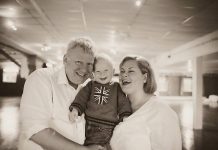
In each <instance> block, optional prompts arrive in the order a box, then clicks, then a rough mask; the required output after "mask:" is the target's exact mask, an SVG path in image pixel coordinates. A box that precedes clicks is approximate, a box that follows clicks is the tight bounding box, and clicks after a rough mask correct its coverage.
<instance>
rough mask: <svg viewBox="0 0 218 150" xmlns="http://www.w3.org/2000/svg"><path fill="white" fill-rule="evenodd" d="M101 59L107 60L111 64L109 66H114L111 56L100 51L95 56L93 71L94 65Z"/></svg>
mask: <svg viewBox="0 0 218 150" xmlns="http://www.w3.org/2000/svg"><path fill="white" fill-rule="evenodd" d="M101 59H102V60H106V61H108V62H109V63H110V64H111V66H112V67H113V68H114V63H113V62H114V61H113V60H112V58H111V57H110V56H109V55H107V54H105V53H100V54H98V55H96V56H95V60H94V64H93V71H95V65H96V64H97V63H98V61H99V60H101Z"/></svg>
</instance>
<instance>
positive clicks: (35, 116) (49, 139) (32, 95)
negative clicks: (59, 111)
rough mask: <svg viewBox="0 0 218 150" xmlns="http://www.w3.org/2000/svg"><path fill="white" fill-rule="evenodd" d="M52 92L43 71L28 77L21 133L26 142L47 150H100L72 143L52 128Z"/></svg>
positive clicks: (22, 106) (23, 96)
mask: <svg viewBox="0 0 218 150" xmlns="http://www.w3.org/2000/svg"><path fill="white" fill-rule="evenodd" d="M51 90H52V89H51V83H50V80H49V76H48V75H47V76H46V74H45V73H44V72H43V71H40V70H39V71H36V72H34V73H33V74H31V75H30V76H29V77H28V79H27V81H26V83H25V86H24V92H23V95H22V99H21V104H20V113H21V115H20V116H21V118H20V119H21V133H22V134H24V137H25V138H26V139H25V140H32V141H33V142H34V143H36V144H38V145H40V146H41V147H42V148H44V149H46V150H68V149H69V150H77V149H78V150H98V148H97V146H93V147H85V146H81V145H79V144H77V143H75V142H73V141H70V140H68V139H67V138H65V137H64V136H62V135H61V134H59V133H58V132H56V131H55V130H53V129H51V128H50V125H49V122H50V120H51V118H52V104H51V103H52V92H51ZM69 132H70V131H69ZM21 142H24V141H21ZM24 149H25V146H24Z"/></svg>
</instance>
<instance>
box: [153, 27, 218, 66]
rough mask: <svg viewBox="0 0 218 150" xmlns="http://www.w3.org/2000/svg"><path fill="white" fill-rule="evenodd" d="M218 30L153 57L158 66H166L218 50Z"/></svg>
mask: <svg viewBox="0 0 218 150" xmlns="http://www.w3.org/2000/svg"><path fill="white" fill-rule="evenodd" d="M217 47H218V30H217V31H215V32H213V33H210V34H208V35H206V36H203V37H201V38H198V39H196V40H194V41H191V42H189V43H187V44H185V45H182V46H180V47H178V48H176V49H173V50H172V51H169V52H166V53H164V54H162V55H159V56H157V57H156V58H155V59H153V62H154V63H155V64H156V65H157V67H159V68H160V67H165V66H168V65H173V64H176V63H179V62H184V61H187V60H190V59H193V58H196V57H199V56H205V55H208V54H213V53H216V52H218V49H217Z"/></svg>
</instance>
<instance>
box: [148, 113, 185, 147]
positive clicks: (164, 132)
mask: <svg viewBox="0 0 218 150" xmlns="http://www.w3.org/2000/svg"><path fill="white" fill-rule="evenodd" d="M163 114H164V113H163ZM165 115H166V116H165V117H164V116H162V118H159V120H160V122H156V124H153V126H152V128H153V130H152V133H151V135H152V136H151V145H152V149H153V150H182V140H181V132H180V127H179V121H178V117H177V116H176V114H168V115H167V114H165Z"/></svg>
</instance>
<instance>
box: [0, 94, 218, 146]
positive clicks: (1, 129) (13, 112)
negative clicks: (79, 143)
mask: <svg viewBox="0 0 218 150" xmlns="http://www.w3.org/2000/svg"><path fill="white" fill-rule="evenodd" d="M166 102H167V103H169V105H170V106H171V107H172V108H173V109H174V110H175V111H176V112H177V114H178V116H179V118H180V122H181V129H182V138H183V150H218V108H210V107H209V106H203V130H192V125H193V124H192V120H193V115H192V113H193V109H192V101H191V100H183V99H179V100H174V101H173V100H166ZM19 104H20V97H0V150H16V145H17V140H18V135H19Z"/></svg>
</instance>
